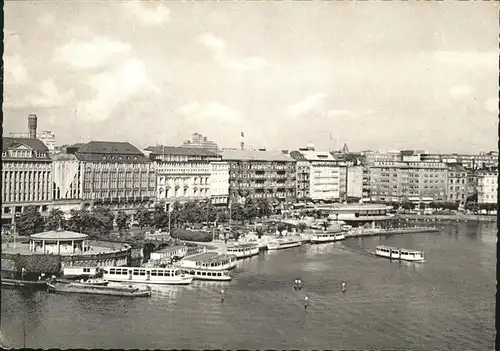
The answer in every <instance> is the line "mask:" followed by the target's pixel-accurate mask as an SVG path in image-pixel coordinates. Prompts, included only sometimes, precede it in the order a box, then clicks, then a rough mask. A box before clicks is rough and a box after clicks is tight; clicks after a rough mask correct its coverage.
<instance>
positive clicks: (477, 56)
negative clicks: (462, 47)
mask: <svg viewBox="0 0 500 351" xmlns="http://www.w3.org/2000/svg"><path fill="white" fill-rule="evenodd" d="M434 57H435V58H436V60H437V61H439V62H441V63H445V64H453V65H462V66H469V67H471V68H473V67H478V68H483V67H485V66H487V67H498V52H497V51H477V52H474V51H437V52H435V53H434Z"/></svg>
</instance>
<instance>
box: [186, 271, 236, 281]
mask: <svg viewBox="0 0 500 351" xmlns="http://www.w3.org/2000/svg"><path fill="white" fill-rule="evenodd" d="M182 272H183V273H184V274H188V275H190V276H192V277H193V279H194V280H212V281H230V280H231V279H232V278H231V275H230V274H229V270H227V269H226V270H220V269H219V270H217V269H199V268H192V269H182Z"/></svg>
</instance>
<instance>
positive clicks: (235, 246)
mask: <svg viewBox="0 0 500 351" xmlns="http://www.w3.org/2000/svg"><path fill="white" fill-rule="evenodd" d="M254 246H257V244H253V243H244V244H236V245H233V246H229V247H228V249H240V248H247V247H254Z"/></svg>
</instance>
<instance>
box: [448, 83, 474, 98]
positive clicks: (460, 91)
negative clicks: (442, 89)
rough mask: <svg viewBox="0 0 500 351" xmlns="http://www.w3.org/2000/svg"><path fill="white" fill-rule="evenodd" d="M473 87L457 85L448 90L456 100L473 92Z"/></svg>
mask: <svg viewBox="0 0 500 351" xmlns="http://www.w3.org/2000/svg"><path fill="white" fill-rule="evenodd" d="M472 92H473V89H472V87H470V86H468V85H455V86H453V87H451V88H450V90H448V94H449V95H450V96H451V97H452V98H453V99H455V100H457V99H461V98H463V97H466V96H468V95H470V94H472Z"/></svg>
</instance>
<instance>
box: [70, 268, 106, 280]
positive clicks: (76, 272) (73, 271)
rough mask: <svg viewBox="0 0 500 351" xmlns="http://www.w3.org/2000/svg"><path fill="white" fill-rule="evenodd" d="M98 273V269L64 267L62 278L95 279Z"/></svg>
mask: <svg viewBox="0 0 500 351" xmlns="http://www.w3.org/2000/svg"><path fill="white" fill-rule="evenodd" d="M99 271H100V269H99V267H77V266H66V267H64V268H63V277H64V278H68V279H72V278H73V279H80V278H88V277H95V276H96V275H98V274H99Z"/></svg>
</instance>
